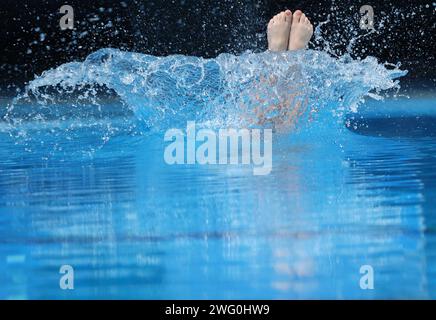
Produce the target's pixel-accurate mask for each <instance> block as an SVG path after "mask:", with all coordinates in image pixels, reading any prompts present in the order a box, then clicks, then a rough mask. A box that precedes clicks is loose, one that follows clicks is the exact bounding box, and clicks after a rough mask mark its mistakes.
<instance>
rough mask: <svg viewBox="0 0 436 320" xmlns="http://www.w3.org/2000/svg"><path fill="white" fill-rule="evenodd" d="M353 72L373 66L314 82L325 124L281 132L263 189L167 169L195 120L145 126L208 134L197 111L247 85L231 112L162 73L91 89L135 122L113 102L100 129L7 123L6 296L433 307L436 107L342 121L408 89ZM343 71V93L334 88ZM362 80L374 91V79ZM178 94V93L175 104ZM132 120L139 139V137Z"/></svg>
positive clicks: (2, 156) (259, 184)
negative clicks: (377, 93) (379, 97)
mask: <svg viewBox="0 0 436 320" xmlns="http://www.w3.org/2000/svg"><path fill="white" fill-rule="evenodd" d="M309 58H312V59H317V58H316V57H310V56H309ZM141 59H148V58H144V57H141ZM222 59H224V60H225V61H224V62H223V61H221V62H220V63H218V64H217V65H216V64H213V63H214V61H212V64H210V65H209V64H208V63H209V62H207V61H206V62H198V61H188V63H189V64H191V66H192V65H193V66H194V68H189V69H187V70H191V71H192V70H194V71H192V74H189V75H185V77H184V78H183V79H182V80H183V81H185V80H192V78H193V77H194V78H195V77H196V76H197V75H198V74H197V71H195V66H198V64H197V63H202V64H203V63H205V68H204V69H201V72H204V71H206V74H207V72H211V74H212V75H213V74H215V75H216V73H214V72H215V71H214V70H215V68H216V67H217V66H218V68H223V66H224V65H226V63H227V66H228V63H229V60H226V59H227V58H225V57H224V58H222ZM176 60H177V59H176ZM179 61H180V60H177V63H178V62H179ZM164 62H165V63H166V62H168V61H167V60H164ZM143 63H145V62H144V61H141V64H140V65H143ZM147 63H148V62H147ZM165 63H164V64H165ZM169 63H170V64H171V63H173V62H171V61H170V62H169ZM184 63H186V61H184ZM335 63H336V62H335ZM355 64H356V68H357V67H359V66H363V67H362V68H360V69H359V68H357V69H356V68H354V67H353V66H351V67H350V68H348V69H347V68H344V69H343V70H342V69H340V67H341V66H340V65H333V61H332V62H331V63H329V62H328V61H326V63H325V65H327V66H326V68H327V69H324V70H315V71H314V72H313V73H311V74H310V75H311V76H312V77H309V78H308V79H306V80H309V84H310V81H321V82H322V83H323V84H324V85H325V87H324V91H322V92H321V91H317V92H315V93H314V92H311V93H310V94H309V97H310V99H312V98H313V97H317V98H318V99H319V102H320V104H321V105H322V106H324V109H323V110H328V112H324V111H322V110H321V111H320V112H319V113H318V117H317V118H316V120H313V121H311V120H307V122H305V125H301V126H299V127H298V129H296V130H293V131H291V132H277V133H275V134H274V138H273V168H272V171H271V174H269V175H265V176H254V175H253V174H252V170H251V167H250V166H246V165H216V166H213V165H209V166H200V165H174V166H170V165H168V164H166V163H165V162H164V158H163V154H164V149H165V147H166V146H167V145H168V143H166V142H164V139H163V135H164V132H165V131H164V130H163V128H164V127H168V125H170V126H171V125H174V126H176V127H180V126H181V127H182V128H183V124H184V123H185V122H184V121H185V120H186V118H189V117H188V116H186V114H184V113H180V112H178V113H174V114H171V115H170V118H169V119H170V120H168V117H163V118H161V115H159V114H158V115H156V114H155V113H153V114H151V115H150V114H148V113H143V112H142V111H141V112H138V110H137V108H138V106H139V105H140V104H143V103H146V104H148V105H150V106H153V108H152V109H153V110H162V109H165V107H167V106H168V105H169V104H172V105H175V106H178V107H180V108H181V107H184V108H186V110H188V111H187V112H191V113H187V114H188V115H189V116H193V117H194V116H195V117H198V118H200V120H204V121H205V119H206V118H205V116H204V114H201V115H199V114H197V113H196V114H193V113H192V110H191V109H189V108H192V106H193V105H197V104H202V103H203V102H204V100H208V99H209V100H208V101H212V100H213V102H214V104H213V105H214V106H218V105H219V104H220V103H224V106H225V107H229V104H228V103H227V104H226V102H228V101H233V102H234V101H236V100H238V99H234V96H232V93H235V92H239V94H240V93H241V92H244V90H246V87H244V85H243V84H244V81H243V79H242V80H241V75H242V73H237V75H238V76H239V78H238V80H237V81H235V82H234V83H233V84H242V85H233V87H231V88H230V89H229V88H227V89H222V88H221V89H219V90H222V91H224V92H226V94H228V95H227V96H223V95H222V94H221V93H219V92H214V91H213V90H212V91H211V90H209V89H210V88H212V87H213V88H217V87H219V85H217V83H218V84H222V83H223V82H222V80H220V79H218V78H217V77H215V78H214V77H213V76H211V77H207V86H206V87H207V89H208V90H206V91H204V90H203V89H201V88H204V87H202V86H201V83H203V82H204V80H198V81H197V82H195V83H194V84H192V83H191V84H190V90H187V89H186V87H185V86H186V85H187V84H186V83H185V82H183V83H182V85H181V86H175V85H174V83H171V81H172V80H174V79H173V78H171V77H172V75H171V74H169V75H168V74H165V75H159V70H157V71H156V72H155V75H156V77H157V78H158V80H157V82H156V81H155V80H156V79H153V78H150V77H149V78H147V80H149V81H150V82H144V81H142V80H141V79H139V80H138V79H134V78H135V77H133V78H132V77H129V76H128V74H124V75H121V76H120V78H119V79H121V80H120V81H121V82H123V79H124V80H125V81H124V82H123V83H121V82H119V79H118V80H116V81H115V80H113V81H107V78H105V77H107V75H105V74H102V73H99V74H95V73H94V74H93V76H94V77H93V78H92V79H97V80H96V82H99V81H102V83H103V84H105V85H106V86H108V87H110V88H111V89H113V90H115V91H116V93H117V94H118V95H119V96H121V97H122V98H124V100H125V101H126V100H128V103H127V104H128V106H130V107H131V108H126V109H125V110H124V109H123V108H125V107H126V106H125V105H123V106H121V105H119V104H118V103H119V102H117V101H106V102H104V103H102V102H99V104H98V112H97V113H98V115H96V114H94V113H95V112H96V111H95V110H93V111H89V110H88V109H86V107H84V106H83V105H82V106H80V108H82V109H75V108H76V106H74V108H73V106H72V104H68V103H64V104H57V105H55V106H53V105H52V106H50V107H48V106H47V105H46V104H41V103H35V104H23V105H21V106H16V107H14V108H8V112H7V114H6V116H5V115H3V119H6V120H5V121H3V122H2V123H1V131H0V235H1V238H0V298H10V299H13V298H23V299H33V298H37V299H45V298H60V299H67V298H145V299H190V298H196V299H206V298H211V299H221V298H223V299H227V298H228V299H253V298H256V299H263V298H264V299H289V298H321V299H324V298H364V299H367V298H368V299H371V298H436V232H435V231H436V218H435V213H436V212H435V210H436V209H435V207H436V140H435V135H436V128H435V123H436V112H435V109H434V105H435V101H436V99H435V98H432V97H427V98H420V99H409V100H407V99H387V100H386V101H375V100H367V101H366V102H365V103H363V104H361V106H360V107H359V108H358V110H357V112H356V110H354V108H351V110H345V111H344V110H342V109H341V107H338V106H337V105H336V104H333V102H335V101H334V99H335V98H337V97H339V98H340V99H342V98H341V97H345V98H344V100H343V101H345V104H348V105H351V104H352V103H353V102H356V101H357V100H360V98H361V96H362V95H364V94H365V93H366V92H367V91H369V90H371V89H373V88H376V89H380V90H384V89H388V88H390V87H393V86H394V83H393V82H390V79H391V77H390V73H389V72H387V71H383V70H384V69H383V70H382V69H377V68H380V67H379V66H378V65H377V63H376V62H374V61H369V62H368V61H367V62H355ZM119 65H120V63H117V66H119ZM80 66H81V65H73V66H71V70H77V69H78V68H77V67H80ZM82 66H83V65H82ZM105 66H107V65H105ZM183 66H184V65H183V64H182V65H181V67H183ZM100 67H101V66H100ZM124 67H125V68H127V67H126V66H124ZM131 67H132V66H131V65H129V66H128V68H131ZM173 67H174V65H173ZM329 67H334V68H332V69H329ZM67 68H68V66H67ZM165 68H166V70H172V71H174V69H171V67H168V66H167V65H165ZM353 68H354V69H353ZM367 68H370V70H367V71H365V70H366V69H367ZM371 68H372V69H371ZM85 69H86V70H87V72H88V71H89V70H90V69H92V66H91V67H89V65H88V66H86V68H85ZM231 69H232V68H231V67H229V69H228V70H231ZM71 70H70V71H71ZM99 70H103V71H104V72H106V71H105V69H104V68H99ZM154 70H156V69H154ZM181 70H182V71H183V68H182V69H180V70H177V74H180V72H181ZM332 70H336V71H337V72H338V74H339V75H342V76H343V77H344V78H339V79H337V82H336V83H335V82H334V81H333V80H334V78H335V77H336V78H337V77H338V74H334V75H333V76H332V79H333V80H332V79H330V80H331V81H330V80H329V79H327V78H326V77H325V76H326V75H327V74H329V73H331V72H333V71H332ZM338 70H339V71H338ZM345 70H350V72H351V73H346V72H345ZM61 71H62V72H60V74H62V75H63V76H64V78H62V79H63V80H65V79H67V80H65V81H70V80H71V79H72V78H73V77H72V76H71V75H74V74H72V73H71V74H70V76H68V72H67V73H65V69H62V70H61ZM91 71H92V70H91ZM118 71H119V70H118ZM306 71H307V70H306ZM309 71H310V70H309ZM375 71H380V73H377V74H378V76H379V77H378V78H377V77H376V72H375ZM120 72H121V71H119V72H118V74H119V73H120ZM141 72H142V71H141V70H139V69H136V71H135V73H133V74H134V75H136V77H137V78H140V75H141ZM201 72H200V74H201ZM323 72H324V73H323ZM364 72H368V74H373V75H374V79H369V80H368V75H366V77H364V78H365V79H366V80H365V81H363V80H359V79H362V74H363V73H364ZM182 73H183V72H182ZM397 73H398V72H397ZM230 74H231V75H235V73H231V72H230ZM76 75H77V74H76ZM80 75H81V77H80V81H81V82H83V83H89V79H90V78H86V77H85V76H84V74H83V73H81V74H80ZM88 75H89V74H88ZM55 76H56V71H53V72H52V73H49V78H47V77H46V78H44V77H43V78H42V79H41V80H37V81H40V82H41V83H43V84H44V81H46V80H47V79H51V80H53V79H56V77H55ZM247 77H248V78H250V77H252V75H248V76H247ZM317 77H318V78H317ZM351 77H356V78H351ZM395 77H396V76H392V78H395ZM103 78H104V79H103ZM279 78H280V75H279ZM345 78H346V79H348V80H347V81H348V82H347V81H346V80H345ZM162 79H163V80H162ZM202 79H203V78H202ZM76 80H77V79H76ZM76 80H75V81H76ZM227 80H228V78H227ZM135 81H138V83H139V84H141V85H142V86H143V88H144V92H139V93H138V91H135V90H136V89H138V88H141V86H139V85H138V86H135V85H134V84H135ZM159 81H161V82H159ZM359 81H360V82H359ZM200 82H201V83H200ZM278 82H279V84H280V79H279V81H278ZM57 83H58V82H57ZM156 83H157V84H156ZM199 83H200V84H199ZM211 83H212V84H211ZM55 84H56V83H55ZM72 84H73V85H74V84H76V83H72ZM179 84H180V83H179ZM197 84H199V87H196V85H197ZM38 85H39V84H38V82H34V83H33V86H34V87H38ZM358 85H360V87H359V86H358ZM365 85H367V87H365ZM31 86H32V84H31ZM170 87H172V88H177V90H179V91H177V90H175V91H174V92H175V93H174V95H173V96H171V95H167V91H166V90H169V88H170ZM327 87H329V88H332V89H331V91H329V90H330V89H326V88H327ZM151 88H154V89H155V91H153V92H151V91H147V90H150V89H151ZM353 88H354V89H353ZM200 89H201V90H200ZM123 90H124V91H123ZM196 90H199V91H196ZM219 90H218V91H219ZM268 90H269V89H268ZM341 90H342V91H341ZM353 90H355V91H353ZM358 90H361V92H360V91H358ZM220 92H221V91H220ZM153 94H154V95H153ZM312 94H313V96H312ZM347 94H348V96H347ZM205 96H206V97H207V98H204V97H205ZM144 97H146V99H145V98H144ZM150 97H152V98H150ZM180 97H185V98H183V99H182V101H178V99H179V98H180ZM199 97H202V98H201V99H200V98H199ZM211 97H213V99H211ZM224 97H226V99H223V98H224ZM239 97H241V94H240V95H239ZM163 98H166V99H168V100H169V101H167V104H165V103H162V104H161V105H159V101H162V99H163ZM203 98H204V100H202V99H203ZM267 98H268V97H267ZM141 99H142V100H141ZM180 99H181V98H180ZM232 99H233V100H232ZM355 100H356V101H355ZM135 107H136V109H135ZM159 107H161V108H160V109H159ZM20 108H21V111H19V110H20ZM77 108H79V107H77ZM22 110H27V111H26V112H25V114H29V113H28V112H29V110H39V111H38V112H36V115H32V117H31V119H28V118H26V117H21V118H20V120H19V121H16V120H15V119H16V118H17V117H19V116H18V115H17V114H14V115H13V116H12V113H13V112H17V113H20V112H21V113H23V112H22ZM41 110H42V111H41ZM47 110H48V111H47ZM77 110H81V111H80V112H78V111H77ZM132 110H133V111H132ZM182 110H183V109H182ZM214 110H215V111H216V108H215V109H214ZM224 110H225V111H228V109H224ZM178 111H180V110H178ZM331 111H334V113H335V115H334V116H333V115H332V113H331ZM93 112H94V113H93ZM90 113H92V117H91V116H89V114H90ZM103 113H104V115H103ZM78 114H80V116H77V115H78ZM163 114H165V115H168V111H167V110H166V111H165V112H163ZM227 114H228V113H227ZM208 115H209V116H210V112H209V113H208ZM214 116H215V114H214ZM153 117H155V118H153ZM11 118H14V120H13V121H12V120H11ZM132 118H134V119H135V121H134V122H136V120H137V119H140V120H141V121H139V122H140V123H141V124H140V125H137V124H135V125H134V126H133V125H130V123H131V122H129V119H132ZM218 118H219V121H217V122H218V124H219V125H222V124H223V123H225V122H226V121H228V122H229V123H232V125H233V124H234V122H232V121H231V120H229V119H222V118H220V117H218ZM35 119H38V121H35ZM41 119H42V120H43V121H42V120H41ZM150 119H152V120H150ZM153 119H154V120H153ZM214 119H216V117H215V118H214ZM165 121H168V123H167V122H165ZM144 122H145V125H144ZM11 124H13V125H15V127H13V126H11ZM185 125H186V123H185ZM214 126H216V124H214ZM62 265H71V266H72V267H73V268H74V276H75V281H74V290H61V289H60V287H59V280H60V277H61V275H60V274H59V268H60V267H61V266H62ZM363 265H370V266H372V268H373V270H374V289H373V290H362V289H361V287H360V285H359V283H360V279H361V277H362V275H361V274H360V272H359V271H360V267H361V266H363Z"/></svg>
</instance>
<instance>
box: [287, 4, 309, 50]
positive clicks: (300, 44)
mask: <svg viewBox="0 0 436 320" xmlns="http://www.w3.org/2000/svg"><path fill="white" fill-rule="evenodd" d="M312 35H313V26H312V24H311V23H310V21H309V19H308V18H307V17H306V15H305V14H304V13H303V12H301V11H300V10H297V11H295V12H294V16H293V17H292V26H291V35H290V38H289V46H288V50H290V51H293V50H300V49H305V48H306V47H307V45H308V44H309V40H310V38H311V37H312Z"/></svg>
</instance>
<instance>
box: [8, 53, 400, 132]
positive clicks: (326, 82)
mask: <svg viewBox="0 0 436 320" xmlns="http://www.w3.org/2000/svg"><path fill="white" fill-rule="evenodd" d="M405 73H406V72H405V71H401V70H400V69H399V66H397V65H395V66H392V65H388V64H379V63H378V61H377V59H376V58H373V57H367V58H365V59H363V60H353V59H352V58H351V57H350V56H349V55H344V56H342V57H340V58H335V57H331V56H330V55H329V54H327V53H325V52H322V51H314V50H306V51H297V52H284V53H272V52H265V53H250V52H246V53H244V54H242V55H239V56H235V55H231V54H222V55H220V56H218V57H217V58H216V59H203V58H199V57H190V56H181V55H173V56H168V57H155V56H150V55H145V54H139V53H132V52H123V51H120V50H116V49H102V50H99V51H97V52H95V53H92V54H91V55H89V56H88V57H87V58H86V60H85V61H83V62H72V63H66V64H63V65H61V66H59V67H57V68H55V69H51V70H48V71H45V72H44V73H43V74H42V75H41V76H39V77H37V78H36V79H35V80H33V81H32V82H30V83H29V85H28V86H27V89H26V91H25V93H24V94H22V95H20V96H18V97H17V98H16V99H15V100H14V101H13V103H11V105H10V106H9V107H8V111H7V114H6V115H5V119H6V120H8V122H10V123H13V125H14V126H15V127H16V126H19V125H20V124H22V123H23V121H24V120H25V121H28V120H29V114H31V115H32V116H31V117H30V120H32V121H38V122H39V123H46V122H47V120H53V119H52V118H53V108H56V106H57V107H59V105H62V102H63V103H64V104H65V101H64V100H65V97H69V100H72V101H73V102H70V103H69V105H68V106H69V112H70V113H72V114H74V109H75V108H76V109H77V113H78V114H76V116H78V118H80V112H79V110H80V108H79V107H80V106H82V107H83V105H88V106H89V105H92V106H94V107H95V110H98V111H99V112H103V111H102V109H103V106H105V105H106V104H107V103H106V104H105V103H104V102H102V101H101V97H102V95H101V92H102V90H101V88H105V89H106V91H107V89H109V90H110V91H111V92H113V93H115V94H116V96H117V97H119V98H120V99H121V101H122V103H123V104H124V106H126V107H127V109H129V110H131V111H133V114H134V122H137V123H141V125H142V127H146V128H148V129H152V130H157V131H159V130H162V129H164V128H168V127H174V126H179V125H183V123H186V121H187V120H196V121H197V122H202V123H207V124H208V125H212V126H221V127H223V126H225V127H228V126H236V127H241V126H256V125H262V126H265V125H271V126H275V127H280V126H291V127H295V126H296V123H297V122H300V123H301V122H304V121H302V119H307V118H308V117H312V116H313V115H314V114H315V113H316V112H318V111H320V110H324V109H325V108H327V106H329V108H330V109H331V105H332V103H334V105H335V106H334V107H333V109H331V110H330V111H332V112H333V113H334V114H336V115H339V116H340V115H341V114H342V113H343V112H344V111H346V110H354V111H355V110H356V108H357V106H358V104H359V102H360V101H361V100H362V99H363V98H364V97H365V96H372V97H376V98H378V97H380V93H381V92H382V91H385V90H389V89H395V88H398V84H399V83H398V80H396V79H397V78H399V77H401V76H403V75H404V74H405ZM72 96H73V99H71V97H72ZM104 101H106V100H104ZM23 103H24V104H29V103H31V104H32V112H31V113H29V112H28V110H29V108H27V109H26V108H25V110H27V111H26V112H24V114H23V112H22V108H21V111H18V110H20V107H19V106H20V105H22V104H23ZM55 114H57V115H58V118H59V114H62V113H60V112H59V110H57V112H55ZM55 118H56V117H55ZM60 118H61V119H62V118H63V117H62V116H61V117H60Z"/></svg>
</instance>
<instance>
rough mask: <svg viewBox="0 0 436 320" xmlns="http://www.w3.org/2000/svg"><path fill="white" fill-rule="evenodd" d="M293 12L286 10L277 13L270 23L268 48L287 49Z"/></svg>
mask: <svg viewBox="0 0 436 320" xmlns="http://www.w3.org/2000/svg"><path fill="white" fill-rule="evenodd" d="M291 24H292V12H291V11H290V10H286V11H283V12H280V13H279V14H277V15H275V16H274V17H273V18H272V19H271V20H270V21H269V23H268V49H269V50H271V51H285V50H286V49H287V48H288V44H289V33H290V31H291Z"/></svg>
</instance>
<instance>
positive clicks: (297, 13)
mask: <svg viewBox="0 0 436 320" xmlns="http://www.w3.org/2000/svg"><path fill="white" fill-rule="evenodd" d="M302 14H303V12H301V10H297V11H295V12H294V16H293V17H292V21H293V22H294V23H298V22H300V18H301V16H302Z"/></svg>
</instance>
